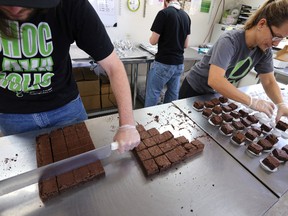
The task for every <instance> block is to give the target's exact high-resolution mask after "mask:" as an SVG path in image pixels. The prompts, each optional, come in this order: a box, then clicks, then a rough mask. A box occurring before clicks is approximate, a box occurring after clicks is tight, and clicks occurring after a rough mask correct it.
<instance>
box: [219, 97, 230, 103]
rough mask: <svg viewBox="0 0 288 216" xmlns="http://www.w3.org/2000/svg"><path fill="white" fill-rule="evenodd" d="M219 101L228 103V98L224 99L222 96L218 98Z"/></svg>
mask: <svg viewBox="0 0 288 216" xmlns="http://www.w3.org/2000/svg"><path fill="white" fill-rule="evenodd" d="M219 101H220V102H221V103H227V102H228V98H227V97H224V96H220V97H219Z"/></svg>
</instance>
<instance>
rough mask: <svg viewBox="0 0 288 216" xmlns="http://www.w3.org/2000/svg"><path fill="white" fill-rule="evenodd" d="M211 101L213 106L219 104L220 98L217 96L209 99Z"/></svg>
mask: <svg viewBox="0 0 288 216" xmlns="http://www.w3.org/2000/svg"><path fill="white" fill-rule="evenodd" d="M211 102H212V103H213V104H214V105H215V106H217V105H219V104H220V100H219V99H218V98H213V99H211Z"/></svg>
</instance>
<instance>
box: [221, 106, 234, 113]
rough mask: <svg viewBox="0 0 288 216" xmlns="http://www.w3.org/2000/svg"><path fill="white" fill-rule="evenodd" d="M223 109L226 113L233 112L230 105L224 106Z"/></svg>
mask: <svg viewBox="0 0 288 216" xmlns="http://www.w3.org/2000/svg"><path fill="white" fill-rule="evenodd" d="M222 110H223V111H224V112H226V113H228V112H231V111H232V108H231V107H230V106H228V105H225V106H222Z"/></svg>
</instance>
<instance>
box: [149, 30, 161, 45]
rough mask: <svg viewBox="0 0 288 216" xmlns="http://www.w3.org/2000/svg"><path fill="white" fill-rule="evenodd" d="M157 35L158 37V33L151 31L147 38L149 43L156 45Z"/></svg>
mask: <svg viewBox="0 0 288 216" xmlns="http://www.w3.org/2000/svg"><path fill="white" fill-rule="evenodd" d="M159 37H160V34H158V33H156V32H152V35H151V37H150V39H149V41H150V44H152V45H156V44H157V43H158V40H159Z"/></svg>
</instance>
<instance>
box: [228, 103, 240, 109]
mask: <svg viewBox="0 0 288 216" xmlns="http://www.w3.org/2000/svg"><path fill="white" fill-rule="evenodd" d="M228 106H229V107H231V108H232V110H236V109H237V108H238V106H237V105H236V104H235V103H230V104H228Z"/></svg>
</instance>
